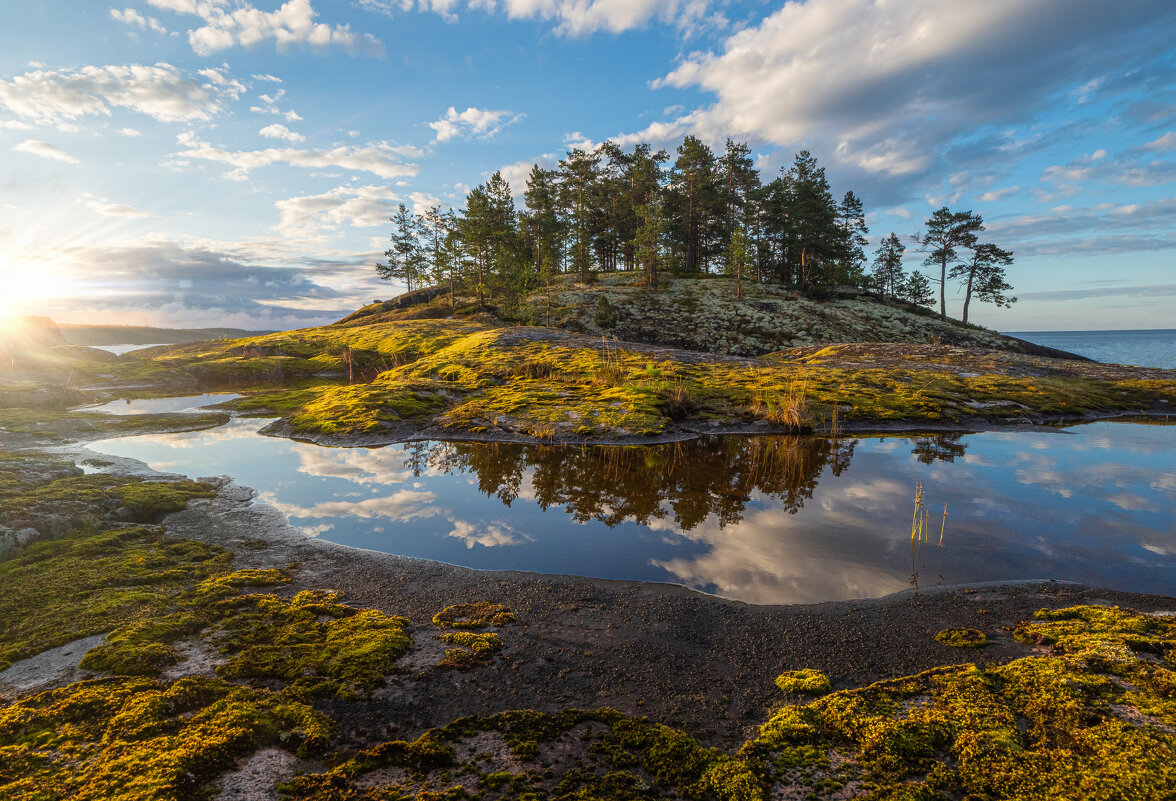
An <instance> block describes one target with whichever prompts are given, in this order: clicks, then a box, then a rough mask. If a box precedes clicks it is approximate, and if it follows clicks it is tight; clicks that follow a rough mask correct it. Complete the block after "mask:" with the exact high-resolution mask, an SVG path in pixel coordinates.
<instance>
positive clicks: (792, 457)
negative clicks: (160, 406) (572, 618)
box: [90, 419, 1176, 603]
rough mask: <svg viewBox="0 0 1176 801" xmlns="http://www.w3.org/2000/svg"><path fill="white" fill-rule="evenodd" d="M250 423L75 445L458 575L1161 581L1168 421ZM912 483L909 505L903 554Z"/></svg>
mask: <svg viewBox="0 0 1176 801" xmlns="http://www.w3.org/2000/svg"><path fill="white" fill-rule="evenodd" d="M265 422H266V421H258V420H243V419H236V420H234V421H233V422H232V423H230V424H228V425H226V426H223V427H221V428H217V429H213V430H209V431H202V432H197V433H186V434H163V435H151V436H138V437H127V438H120V439H110V440H104V441H101V442H97V443H94V444H93V445H91V446H90V447H91V449H92V450H95V451H99V452H101V453H106V454H112V455H118V456H128V457H133V458H136V459H140V460H142V461H144V462H146V463H148V464H149V465H151V466H152V467H153V468H155V469H158V470H167V471H173V472H179V473H184V474H187V475H189V476H204V475H215V474H226V475H231V476H233V477H234V478H236V479H237V481H238V482H240V483H242V484H245V485H248V486H251V487H254V488H255V489H257V490H258V491H259V493H260V499H261V500H263V501H266V502H268V503H271V504H273V505H274V506H276V507H277V508H278V509H280V510H281V511H282V512H283V513H285V514H286V515H288V516H289V518H290V522H291V524H292V525H295V526H298V527H300V528H301V529H302V530H304V531H305V532H307V534H309V535H311V536H317V537H323V538H325V539H329V540H333V541H335V542H339V543H342V544H345V545H349V546H353V547H357V548H369V549H374V550H379V551H386V552H390V553H396V554H403V555H407V556H414V557H420V558H424V559H433V560H438V561H442V562H449V563H453V564H460V565H466V566H469V567H475V568H484V569H518V570H532V571H540V572H545V573H570V574H575V575H582V576H594V577H601V578H614V579H639V580H646V581H669V582H675V583H680V584H684V585H686V586H689V587H694V588H696V589H699V590H703V591H706V592H710V593H715V594H718V595H721V596H725V597H728V598H735V599H739V600H744V601H749V602H754V603H797V602H817V601H825V600H833V599H843V598H855V597H874V596H879V595H884V594H886V593H890V592H894V591H897V590H902V589H905V588H908V587H910V586H912V585H915V584H917V585H918V586H928V585H934V584H937V583H940V582H942V583H961V582H969V581H993V580H1015V579H1028V578H1057V579H1064V580H1070V581H1079V582H1083V583H1087V584H1093V585H1098V586H1105V587H1114V588H1118V589H1124V590H1134V591H1139V592H1160V593H1164V594H1176V512H1174V510H1176V426H1170V425H1169V426H1147V425H1133V424H1125V423H1096V424H1092V425H1086V426H1080V427H1075V428H1071V429H1068V430H1065V431H1057V432H1053V431H1046V432H995V433H983V434H974V435H967V436H947V437H943V436H940V437H921V438H920V437H914V438H912V437H886V438H861V439H848V438H847V439H842V440H840V441H831V440H825V439H819V438H805V437H754V438H743V437H721V438H719V437H716V438H711V439H703V440H696V441H693V442H686V443H678V444H672V445H661V446H653V447H648V446H646V447H566V446H565V447H558V446H531V445H527V446H524V445H506V444H486V443H477V444H471V443H444V442H425V443H413V444H407V445H395V446H388V447H384V448H346V449H345V448H324V447H319V446H315V445H311V444H306V443H299V442H293V441H290V440H286V439H275V438H269V437H261V436H259V435H257V434H256V430H257V429H258V428H259V427H260V426H262V425H264V423H265ZM916 482H921V483H922V484H923V485H924V488H925V492H926V498H925V506H926V508H927V509H928V511H929V517H928V519H927V521H926V531H927V537H926V539H927V541H926V542H923V543H921V544H917V545H915V546H914V547H912V544H911V521H912V512H913V509H914V506H913V496H914V491H915V484H916ZM945 503H946V504H947V510H948V516H947V519H946V524H944V523H943V518H942V511H943V506H944V504H945ZM941 528H942V530H943V545H942V547H940V545H939V533H940V530H941Z"/></svg>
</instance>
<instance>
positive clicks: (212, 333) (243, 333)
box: [57, 323, 273, 346]
mask: <svg viewBox="0 0 1176 801" xmlns="http://www.w3.org/2000/svg"><path fill="white" fill-rule="evenodd" d="M57 328H58V330H60V331H61V334H62V336H64V337H65V339H66V340H68V341H69V342H70V343H71V344H73V345H88V346H94V345H163V344H168V345H174V344H179V343H182V342H201V341H203V340H206V339H239V338H240V337H247V336H257V335H259V334H270V333H273V332H272V331H247V330H245V329H243V328H155V327H152V326H146V325H76V324H71V323H62V324H60V325H58V326H57Z"/></svg>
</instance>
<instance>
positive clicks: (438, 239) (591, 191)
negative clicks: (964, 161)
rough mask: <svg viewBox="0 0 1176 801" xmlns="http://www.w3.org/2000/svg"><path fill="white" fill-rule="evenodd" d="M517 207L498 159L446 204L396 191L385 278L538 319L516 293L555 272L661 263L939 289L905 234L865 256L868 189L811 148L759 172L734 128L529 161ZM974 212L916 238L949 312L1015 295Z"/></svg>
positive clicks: (940, 214)
mask: <svg viewBox="0 0 1176 801" xmlns="http://www.w3.org/2000/svg"><path fill="white" fill-rule="evenodd" d="M522 196H523V204H522V208H516V206H515V202H514V198H513V193H512V191H511V188H510V186H508V185H507V182H506V181H505V180H504V179H503V177H502V174H501V173H499V172H496V173H494V174H493V175H492V176H491V177H490V178H489V180H487V181H486V182H485V183H484V184H480V185H479V186H477V187H475V188H474V189H472V190H471V191H470V192H469V193H468V195H467V196H466V199H465V206H464V208H461V209H450V210H444V209H442V208H441V207H440V206H436V207H433V208H430V209H428V210H427V211H425V212H424V213H423V214H413V213H411V212H410V211H409V210H408V208H406V207H405V206H404V205H403V204H402V205H400V207H399V209H398V210H397V212H396V213H395V215H394V216H393V217H392V218H391V222H392V235H391V245H390V247H389V248H388V250H387V252H386V253H385V257H386V259H387V261H386V263H383V264H379V265H377V266H376V271H377V273H378V274H379V275H380V277H381V278H385V279H397V280H400V281H403V282H404V283H405V285H406V286H407V287H408V289H409V291H412V290H413V289H414V288H416V287H421V286H426V285H429V286H440V287H443V288H445V289H447V290H448V291H449V295H450V298H451V302H452V298H453V297H454V295H455V294H456V292H457V290H458V289H459V288H461V289H463V290H464V291H467V292H470V293H473V294H474V295H476V296H477V298H478V302H479V304H481V305H483V306H484V305H485V304H486V303H487V302H492V303H494V304H495V305H496V306H497V307H498V308H499V309H500V310H501V311H504V312H506V313H507V314H510V315H513V316H516V317H529V318H530V319H532V320H533V321H536V322H538V321H540V320H539V319H537V318H536V314H537V310H536V309H534V308H529V307H528V308H524V304H522V302H521V301H522V299H523V298H524V297H525V296H527V295H528V294H530V293H532V292H535V291H536V290H540V289H545V290H547V291H548V292H550V290H551V286H552V282H553V280H554V279H556V278H557V277H558V276H560V275H562V274H572V275H575V276H576V277H577V278H578V280H579V281H581V282H582V283H591V282H592V281H594V280H595V279H596V276H597V275H598V274H600V273H611V272H618V271H626V272H633V273H635V274H637V275H639V276H640V277H641V280H643V281H644V283H646V284H647V285H648V286H649V287H651V288H654V289H656V288H657V286H658V276H659V275H661V274H664V273H672V274H675V275H684V276H692V275H708V274H716V273H719V274H728V275H730V276H732V277H733V278H734V279H735V287H736V294H737V295H738V296H742V294H743V285H744V283H745V282H750V283H772V284H777V285H780V286H783V287H786V288H789V289H792V290H795V291H797V292H798V293H801V294H804V295H806V296H809V297H818V298H819V297H823V296H826V295H828V294H829V293H830V291H831V290H832V289H833V288H834V287H838V286H852V287H860V288H863V289H868V290H870V291H873V292H875V293H877V294H878V295H879V296H880V297H882V298H883V299H884V300H894V299H902V300H906V301H910V302H912V303H916V304H920V305H930V304H931V302H932V301H933V294H932V281H931V280H929V279H928V278H927V277H926V276H924V275H923V274H922V273H920V272H918V271H913V272H911V273H907V272H905V271H904V270H903V267H902V260H903V255H904V252H905V251H906V246H905V245H904V244H903V243H902V242H901V241H900V239H899V238H898V236H897V235H896V234H893V233H891V234H890V235H889V236H887V237H885V238H884V239H883V240H882V243H881V247H880V248H879V249H878V251H877V253H876V255H875V258H874V261H873V264H872V269H870V270H868V271H867V269H866V267H867V257H866V253H865V250H864V248H865V247H866V246H867V244H868V240H867V239H866V234H867V233H869V230H868V228H867V227H866V215H865V211H864V209H863V205H862V201H861V200H860V199H859V198H858V197H857V195H855V194H854V193H853V192H852V191H847V192H845V194H844V195H842V197H841V199H840V200H837V199H836V197H835V196H834V194H833V191H832V189H831V187H830V185H829V181H828V179H827V178H826V177H825V170H824V168H823V167H821V166H820V165H818V163H817V160H816V158H814V157H813V156H812V154H810V153H809V152H808V151H801V152H800V153H798V154H797V155H796V157H795V159H794V161H793V162H792V164H790V165H788V166H786V167H783V168H781V170H780V173H779V174H778V175H777V176H776V177H775V178H773V179H772V180H771V181H769V182H766V183H765V182H764V181H763V179H762V178H761V176H760V173H759V171H758V170H757V169H756V168H755V164H754V162H753V160H752V157H751V151H750V149H749V148H748V146H747V145H746V144H743V143H739V142H734V141H732V140H730V139H728V140H727V142H726V146H725V148H724V149H723V152H722V153H718V154H716V153H715V152H714V151H712V150H711V148H710V147H708V146H707V145H706V144H705V143H704V142H703V141H701V140H700V139H698V138H696V137H693V136H687V137H686V138H685V140H684V141H683V142H682V144H681V145H679V146H678V148H677V150H676V151H675V155H674V157H673V158H672V159H671V156H670V154H669V153H667V152H666V151H664V150H657V151H655V150H653V149H652V148H651V147H650V146H649V145H648V144H639V145H636V146H635V147H634V148H633V149H632V150H631V151H625V150H623V149H622V148H620V147H619V146H617V145H616V144H614V143H612V142H605V143H604V144H602V145H600V146H599V147H597V148H596V149H595V150H591V151H586V150H581V149H573V150H571V151H569V152H568V153H567V155H566V157H565V158H564V159H563V160H561V161H560V162H559V164H558V165H557V166H556V167H555V168H552V169H546V168H543V167H540V166H538V165H536V166H534V167H533V168H532V170H531V173H530V175H529V176H528V178H527V183H526V186H525V188H524V192H523V195H522ZM983 230H984V226H983V221H982V220H981V218H980V216H979V215H975V214H972V212H970V211H967V212H953V211H950V210H949V209H947V208H946V207H945V208H943V209H940V210H938V211H936V212H935V213H934V214H932V215H931V217H930V218H929V219H928V220H927V223H926V230H925V232H923V233H920V234H918V235H916V236H914V237H912V242H913V243H914V245H915V247H916V248H917V249H918V250H919V252H921V253H923V254H924V255H925V259H926V264H928V265H930V266H932V267H933V268H935V269H936V270H937V272H936V273H935V275H934V276H933V281H934V283H935V284H937V285H938V287H939V300H940V313H941V314H944V315H946V297H945V295H946V293H945V288H944V287H945V285H946V283H947V282H949V281H958V282H959V283H960V286H961V288H963V289H964V290H965V300H964V307H963V319H964V320H965V321H966V320H967V314H968V308H969V304H970V303H971V301H972V299H974V298H975V299H978V300H982V301H986V302H992V303H997V304H1000V305H1007V304H1009V303H1012V302H1014V301H1015V300H1016V299H1015V298H1012V297H1009V296H1008V295H1007V294H1006V293H1007V292H1008V291H1009V290H1010V289H1011V288H1012V287H1011V286H1009V284H1008V283H1007V281H1006V280H1005V272H1004V268H1005V267H1007V266H1008V265H1009V264H1011V263H1012V254H1011V253H1010V252H1009V251H1006V250H1003V249H1001V248H1000V247H998V246H996V245H993V244H987V243H983V244H982V243H980V241H979V233H980V232H981V231H983Z"/></svg>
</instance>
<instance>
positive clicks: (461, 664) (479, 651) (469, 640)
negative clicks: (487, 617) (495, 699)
mask: <svg viewBox="0 0 1176 801" xmlns="http://www.w3.org/2000/svg"><path fill="white" fill-rule="evenodd" d="M441 641H442V642H444V643H446V644H447V645H457V646H460V647H459V648H448V649H446V650H445V658H444V659H442V660H441V661H440V662H439V663H437V667H455V668H461V669H466V668H470V667H474V666H475V665H481V664H485V663H486V662H488V661H489V660H490V658H491V657H492V656H493V655H494V654H495V653H496V652H498V650H499V649H501V648H502V639H501V638H500V637H499V636H498V635H497V634H495V633H493V632H473V631H450V632H446V633H445V634H442V635H441Z"/></svg>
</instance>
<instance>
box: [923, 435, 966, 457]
mask: <svg viewBox="0 0 1176 801" xmlns="http://www.w3.org/2000/svg"><path fill="white" fill-rule="evenodd" d="M962 437H963V434H940V435H938V436H934V437H915V438H914V439H913V440H912V442H914V443H915V447H913V448H911V453H912V454H914V455H915V457H916V458H917V459H918V460H919V461H920V462H922V463H923V464H933V463H934V462H936V461H940V462H954V461H955V460H956V457H957V456H963V455H964V454H965V453H966V452H967V450H968V445H967V443H965V442H961V441H960V440H961V439H962Z"/></svg>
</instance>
